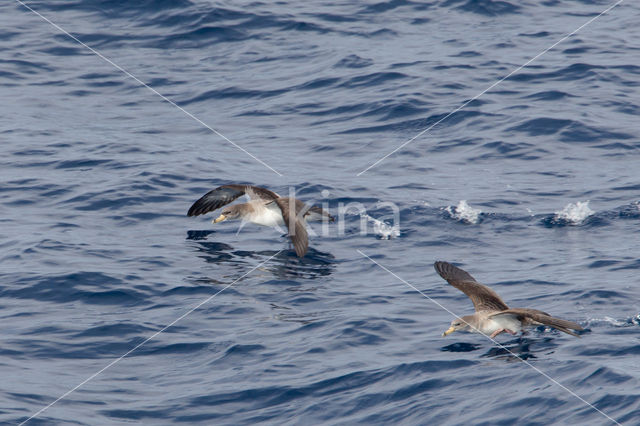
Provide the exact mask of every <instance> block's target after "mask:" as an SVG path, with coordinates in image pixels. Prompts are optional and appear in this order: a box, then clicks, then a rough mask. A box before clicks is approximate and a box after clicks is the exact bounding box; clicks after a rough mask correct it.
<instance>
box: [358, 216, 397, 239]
mask: <svg viewBox="0 0 640 426" xmlns="http://www.w3.org/2000/svg"><path fill="white" fill-rule="evenodd" d="M361 216H362V217H365V218H366V219H367V220H368V221H370V222H371V223H373V232H375V233H376V235H378V236H379V237H380V238H382V239H383V240H390V239H391V238H392V237H399V236H400V227H399V226H398V225H393V226H390V225H387V224H386V223H384V222H383V221H381V220H378V219H376V218H373V217H371V216H369V215H368V214H366V213H362V214H361Z"/></svg>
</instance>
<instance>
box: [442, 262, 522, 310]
mask: <svg viewBox="0 0 640 426" xmlns="http://www.w3.org/2000/svg"><path fill="white" fill-rule="evenodd" d="M433 267H434V268H435V269H436V272H437V273H438V274H440V276H441V277H442V278H444V279H445V280H447V282H448V283H449V284H451V285H452V286H454V287H455V288H457V289H458V290H460V291H461V292H463V293H464V294H466V295H467V296H469V299H471V302H473V307H474V308H475V310H476V312H479V311H504V310H507V309H509V307H508V306H507V305H506V304H505V303H504V302H503V301H502V299H501V298H500V296H498V294H497V293H496V292H495V291H493V290H491V289H490V288H489V287H487V286H486V285H482V284H480V283H479V282H477V281H476V280H475V278H473V277H472V276H471V275H469V273H468V272H466V271H463V270H462V269H460V268H458V267H456V266H453V265H452V264H450V263H447V262H436V263H434V264H433Z"/></svg>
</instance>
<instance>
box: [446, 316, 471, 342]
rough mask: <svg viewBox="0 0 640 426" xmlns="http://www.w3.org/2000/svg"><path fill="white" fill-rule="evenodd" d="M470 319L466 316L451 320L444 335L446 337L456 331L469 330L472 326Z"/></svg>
mask: <svg viewBox="0 0 640 426" xmlns="http://www.w3.org/2000/svg"><path fill="white" fill-rule="evenodd" d="M469 320H470V319H465V317H462V318H456V319H454V320H453V321H451V325H450V326H449V328H448V329H447V331H445V332H444V333H442V337H446V336H448V335H449V334H451V333H453V332H454V331H467V330H469V329H470V328H471V327H470V326H469Z"/></svg>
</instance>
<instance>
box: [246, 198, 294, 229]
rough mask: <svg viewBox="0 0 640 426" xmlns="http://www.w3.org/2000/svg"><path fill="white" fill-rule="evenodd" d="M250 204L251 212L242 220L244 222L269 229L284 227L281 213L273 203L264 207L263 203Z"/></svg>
mask: <svg viewBox="0 0 640 426" xmlns="http://www.w3.org/2000/svg"><path fill="white" fill-rule="evenodd" d="M251 204H252V207H253V211H252V212H251V213H250V214H248V215H247V216H245V217H244V218H243V219H244V220H245V221H247V222H251V223H255V224H256V225H262V226H271V227H276V226H282V225H284V219H283V218H282V212H281V211H280V208H279V207H278V206H277V205H276V204H275V203H272V204H270V205H269V206H266V205H265V204H264V202H259V203H256V202H251ZM272 206H274V207H272Z"/></svg>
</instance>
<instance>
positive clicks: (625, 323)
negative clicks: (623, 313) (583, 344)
mask: <svg viewBox="0 0 640 426" xmlns="http://www.w3.org/2000/svg"><path fill="white" fill-rule="evenodd" d="M639 316H640V314H638V315H636V316H635V317H633V318H630V319H627V320H622V321H621V320H619V319H616V318H612V317H609V316H605V317H604V318H590V319H589V320H588V321H587V322H588V323H589V325H591V324H594V323H596V324H598V323H606V324H611V325H612V326H614V327H628V326H629V325H633V324H637V321H638V317H639Z"/></svg>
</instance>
